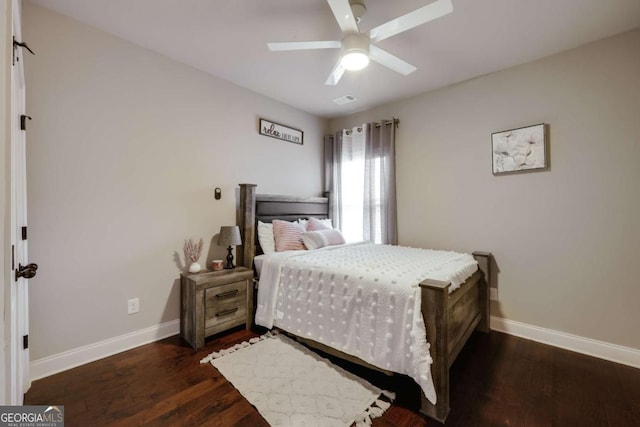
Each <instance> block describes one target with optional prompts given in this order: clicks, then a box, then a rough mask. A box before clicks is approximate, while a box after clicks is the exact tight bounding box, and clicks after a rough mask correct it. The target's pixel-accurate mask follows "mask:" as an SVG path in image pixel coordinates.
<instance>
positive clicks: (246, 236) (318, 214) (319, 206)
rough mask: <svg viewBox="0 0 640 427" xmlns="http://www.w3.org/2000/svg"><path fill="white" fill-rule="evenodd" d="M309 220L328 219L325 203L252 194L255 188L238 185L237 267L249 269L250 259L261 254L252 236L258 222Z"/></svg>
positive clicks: (315, 198) (326, 204)
mask: <svg viewBox="0 0 640 427" xmlns="http://www.w3.org/2000/svg"><path fill="white" fill-rule="evenodd" d="M309 217H315V218H329V199H328V198H326V197H293V196H280V195H272V194H256V185H255V184H240V203H239V209H238V213H237V218H236V220H237V224H238V226H239V227H240V233H241V235H242V242H243V243H244V244H243V245H242V246H239V247H238V248H237V250H236V257H237V259H238V265H242V266H245V267H247V268H252V267H253V258H254V257H255V256H256V254H260V253H262V250H261V248H260V246H259V243H258V239H257V236H256V234H257V233H256V232H257V225H258V221H262V222H271V221H273V220H274V219H281V220H284V221H295V220H297V219H298V218H309Z"/></svg>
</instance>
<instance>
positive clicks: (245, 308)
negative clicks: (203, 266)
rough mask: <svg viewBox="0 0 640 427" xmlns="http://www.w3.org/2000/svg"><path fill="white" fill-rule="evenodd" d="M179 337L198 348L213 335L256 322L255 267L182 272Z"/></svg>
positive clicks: (249, 325)
mask: <svg viewBox="0 0 640 427" xmlns="http://www.w3.org/2000/svg"><path fill="white" fill-rule="evenodd" d="M180 300H181V304H180V336H182V338H184V339H185V340H186V341H187V342H188V343H189V344H191V346H192V347H193V348H195V349H197V348H198V347H202V346H203V345H204V339H205V338H206V337H208V336H210V335H213V334H217V333H219V332H223V331H226V330H227V329H230V328H233V327H235V326H238V325H242V324H245V325H246V328H247V329H251V326H252V323H253V270H250V269H248V268H246V267H236V268H234V269H231V270H222V271H203V272H200V273H195V274H191V273H181V274H180Z"/></svg>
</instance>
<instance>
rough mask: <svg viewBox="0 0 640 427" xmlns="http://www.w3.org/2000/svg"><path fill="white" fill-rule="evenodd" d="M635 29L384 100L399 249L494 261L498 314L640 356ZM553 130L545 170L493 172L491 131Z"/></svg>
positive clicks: (638, 39)
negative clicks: (391, 124) (393, 127)
mask: <svg viewBox="0 0 640 427" xmlns="http://www.w3.org/2000/svg"><path fill="white" fill-rule="evenodd" d="M639 52H640V31H638V30H636V31H633V32H630V33H627V34H623V35H620V36H617V37H613V38H610V39H607V40H603V41H600V42H597V43H593V44H590V45H587V46H583V47H580V48H578V49H575V50H571V51H569V52H566V53H562V54H559V55H555V56H552V57H549V58H546V59H542V60H539V61H536V62H533V63H530V64H526V65H522V66H518V67H515V68H512V69H509V70H505V71H501V72H497V73H494V74H490V75H487V76H483V77H480V78H477V79H474V80H471V81H467V82H464V83H461V84H457V85H454V86H451V87H448V88H445V89H442V90H438V91H435V92H430V93H426V94H422V95H420V96H417V97H415V98H412V99H409V100H405V101H401V102H397V103H393V104H389V105H386V106H383V107H380V108H377V109H374V110H371V111H367V112H364V113H360V114H357V115H355V116H351V117H347V118H344V119H340V120H333V121H332V122H331V123H330V127H331V128H332V129H339V128H341V127H346V126H352V125H354V124H359V123H362V122H365V121H370V120H379V119H383V118H390V117H391V116H395V117H398V118H400V128H399V130H398V144H397V158H398V159H397V180H398V210H399V212H398V214H399V233H400V243H401V244H405V245H416V246H426V247H438V248H451V249H456V250H462V251H473V250H487V251H491V252H493V254H494V255H495V258H496V261H497V263H498V266H499V268H500V274H499V282H498V288H499V289H498V290H499V302H497V303H495V304H494V307H493V309H492V311H493V314H494V315H496V316H500V317H504V318H507V319H511V320H516V321H520V322H524V323H527V324H531V325H536V326H540V327H545V328H550V329H553V330H558V331H563V332H567V333H571V334H575V335H579V336H584V337H588V338H592V339H596V340H601V341H605V342H609V343H614V344H619V345H623V346H628V347H632V348H636V349H640V334H639V333H638V325H640V310H638V301H640V283H639V282H640V279H639V277H640V275H639V274H638V271H639V269H638V264H639V262H638V254H640V226H639V225H638V212H640V191H638V184H639V183H640V167H639V166H638V162H639V160H640V55H639V54H638V53H639ZM541 122H545V123H549V124H550V130H551V170H550V171H548V172H539V173H529V174H520V175H510V176H498V177H495V176H492V174H491V153H490V135H491V133H492V132H495V131H499V130H503V129H510V128H514V127H519V126H526V125H531V124H536V123H541Z"/></svg>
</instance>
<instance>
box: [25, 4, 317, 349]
mask: <svg viewBox="0 0 640 427" xmlns="http://www.w3.org/2000/svg"><path fill="white" fill-rule="evenodd" d="M24 32H25V34H26V37H27V39H28V40H29V45H30V46H32V47H33V49H34V50H35V51H36V53H37V55H36V56H35V57H30V58H28V59H27V63H26V73H27V88H28V95H27V96H28V98H27V103H28V111H29V114H30V115H31V116H33V118H34V119H33V121H32V122H30V123H29V130H28V134H27V137H28V180H29V182H28V184H29V228H30V230H29V245H30V258H31V259H32V260H33V261H35V262H37V263H38V264H39V266H40V269H39V270H38V276H37V277H36V278H35V279H33V280H31V281H30V282H31V287H30V292H31V295H30V304H31V307H30V308H31V339H30V343H32V352H31V358H32V360H36V359H39V358H42V357H45V356H48V355H53V354H57V353H60V352H63V351H66V350H70V349H75V348H78V347H80V346H83V345H87V344H91V343H95V342H98V341H101V340H105V339H108V338H112V337H116V336H120V335H122V334H126V333H129V332H132V331H137V330H140V329H142V328H145V327H150V326H154V325H158V324H160V323H162V322H167V321H171V320H175V319H177V318H178V317H179V284H178V281H177V279H178V277H179V276H178V273H179V271H180V267H181V266H180V265H179V263H177V262H176V257H175V254H176V253H177V254H179V256H180V258H182V245H183V242H184V239H185V238H188V237H193V238H196V239H197V238H200V237H202V238H204V240H205V254H206V253H207V252H209V251H210V244H211V239H212V237H213V236H214V235H216V234H217V233H218V231H219V229H220V226H221V225H231V224H235V203H236V195H235V189H236V187H237V184H238V183H241V182H250V183H256V184H259V190H260V192H264V193H284V194H294V195H312V194H318V193H319V191H320V190H321V168H322V164H321V162H322V137H323V134H324V131H325V129H326V125H327V122H326V121H325V120H322V119H318V118H316V117H314V116H311V115H309V114H306V113H303V112H301V111H299V110H296V109H294V108H291V107H288V106H285V105H283V104H280V103H277V102H275V101H272V100H269V99H267V98H265V97H262V96H260V95H257V94H255V93H253V92H250V91H248V90H245V89H242V88H239V87H237V86H234V85H232V84H230V83H227V82H224V81H222V80H220V79H217V78H214V77H212V76H210V75H207V74H204V73H202V72H200V71H197V70H195V69H193V68H190V67H187V66H185V65H182V64H179V63H177V62H174V61H172V60H169V59H167V58H165V57H163V56H160V55H158V54H155V53H152V52H150V51H148V50H145V49H142V48H140V47H137V46H135V45H133V44H130V43H128V42H125V41H122V40H120V39H118V38H115V37H113V36H111V35H108V34H106V33H103V32H101V31H98V30H95V29H92V28H90V27H87V26H85V25H83V24H80V23H78V22H75V21H72V20H70V19H68V18H66V17H63V16H61V15H58V14H55V13H53V12H50V11H48V10H45V9H42V8H39V7H36V6H33V5H31V4H29V3H26V4H25V16H24ZM259 117H266V118H269V119H271V120H274V121H277V122H281V123H286V124H289V125H291V126H293V127H297V128H300V129H302V130H303V131H304V145H303V146H300V145H297V144H292V143H287V142H284V141H279V140H275V139H272V138H267V137H264V136H260V135H258V133H257V120H258V118H259ZM285 160H286V161H285ZM215 187H220V188H222V200H219V201H216V200H214V198H213V189H214V188H215ZM212 251H213V254H210V255H209V256H207V255H205V256H203V259H204V258H205V257H207V258H209V259H211V257H213V256H215V257H222V256H223V254H224V253H225V252H224V249H223V248H219V247H217V246H215V245H214V246H212ZM133 297H139V298H140V313H139V314H136V315H130V316H129V315H127V299H129V298H133Z"/></svg>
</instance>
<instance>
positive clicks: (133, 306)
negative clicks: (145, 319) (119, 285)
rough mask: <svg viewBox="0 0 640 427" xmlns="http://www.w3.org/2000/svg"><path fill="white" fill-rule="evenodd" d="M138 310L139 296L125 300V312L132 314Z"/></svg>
mask: <svg viewBox="0 0 640 427" xmlns="http://www.w3.org/2000/svg"><path fill="white" fill-rule="evenodd" d="M139 311H140V298H133V299H130V300H129V301H127V314H134V313H137V312H139Z"/></svg>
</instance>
